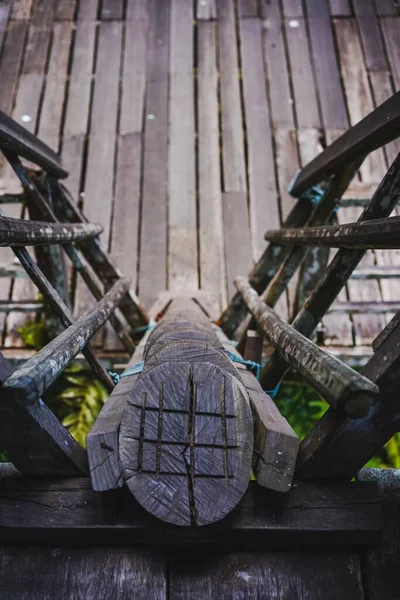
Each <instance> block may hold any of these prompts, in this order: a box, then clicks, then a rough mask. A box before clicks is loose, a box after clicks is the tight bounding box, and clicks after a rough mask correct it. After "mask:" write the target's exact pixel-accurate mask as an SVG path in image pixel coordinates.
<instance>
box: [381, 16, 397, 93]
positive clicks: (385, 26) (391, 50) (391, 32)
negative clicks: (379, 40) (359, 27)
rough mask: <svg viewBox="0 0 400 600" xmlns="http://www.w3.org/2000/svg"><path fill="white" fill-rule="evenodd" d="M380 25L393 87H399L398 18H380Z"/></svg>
mask: <svg viewBox="0 0 400 600" xmlns="http://www.w3.org/2000/svg"><path fill="white" fill-rule="evenodd" d="M381 27H382V31H383V37H384V41H385V47H386V51H387V53H388V58H389V63H390V69H391V72H392V75H393V80H394V85H395V89H396V90H399V89H400V65H399V53H400V50H399V47H400V35H399V19H398V18H383V19H381Z"/></svg>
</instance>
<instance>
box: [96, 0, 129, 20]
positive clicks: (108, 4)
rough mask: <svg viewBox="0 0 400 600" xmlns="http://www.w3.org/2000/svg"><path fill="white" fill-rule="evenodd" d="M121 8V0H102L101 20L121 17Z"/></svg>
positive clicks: (122, 7) (122, 6)
mask: <svg viewBox="0 0 400 600" xmlns="http://www.w3.org/2000/svg"><path fill="white" fill-rule="evenodd" d="M123 10H124V2H123V0H103V2H102V5H101V20H102V21H107V20H109V21H112V20H113V19H122V13H123Z"/></svg>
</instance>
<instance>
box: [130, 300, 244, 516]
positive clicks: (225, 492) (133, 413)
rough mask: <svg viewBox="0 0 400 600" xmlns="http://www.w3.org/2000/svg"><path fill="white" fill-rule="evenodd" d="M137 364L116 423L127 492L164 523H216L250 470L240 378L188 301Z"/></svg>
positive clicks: (171, 313) (175, 307)
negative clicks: (141, 365)
mask: <svg viewBox="0 0 400 600" xmlns="http://www.w3.org/2000/svg"><path fill="white" fill-rule="evenodd" d="M184 318H186V319H187V321H185V320H183V319H184ZM191 320H192V321H193V324H192V323H191ZM191 329H192V331H191ZM143 359H144V361H145V362H144V368H143V371H142V373H141V375H140V376H139V378H138V380H137V382H136V383H134V384H133V386H132V387H131V392H130V395H129V398H128V403H127V406H126V408H125V410H124V414H123V417H122V422H121V433H120V455H121V462H122V467H123V473H124V478H125V479H126V481H127V484H128V487H129V489H130V490H131V492H132V494H133V495H134V496H135V498H136V499H137V500H138V501H139V502H140V504H141V505H142V506H144V508H146V509H147V510H148V511H149V512H150V513H152V514H153V515H155V516H157V517H158V518H160V519H162V520H164V521H167V522H170V523H174V524H176V525H192V526H195V525H204V524H207V523H210V522H215V521H218V520H219V519H221V518H223V517H224V516H226V515H227V514H228V513H229V512H230V511H231V510H232V509H233V508H234V506H236V504H237V503H238V502H239V500H240V498H241V497H242V495H243V493H244V492H245V490H246V488H247V484H248V478H249V469H250V468H251V457H252V452H253V424H252V417H251V413H250V406H249V402H248V396H247V392H246V390H245V388H244V387H243V384H242V382H241V380H240V376H239V373H238V371H237V370H236V369H235V368H234V367H231V362H230V360H229V358H228V357H227V356H226V355H225V354H224V351H223V348H222V346H221V343H220V342H219V340H218V338H217V336H216V334H215V332H214V330H213V328H212V327H211V323H210V322H209V321H208V319H207V317H206V315H205V314H204V313H203V312H202V311H201V309H200V307H199V306H198V305H197V304H195V303H194V302H193V301H192V300H185V299H177V300H174V301H173V303H172V305H171V308H169V310H168V311H167V313H166V316H165V317H164V319H163V320H162V321H161V323H160V324H159V325H158V326H157V327H156V328H155V329H154V331H153V332H152V333H151V334H150V336H149V338H148V340H147V343H146V348H145V352H144V354H143ZM160 498H162V501H161V502H160ZM211 498H214V501H213V503H212V505H211V503H210V499H211Z"/></svg>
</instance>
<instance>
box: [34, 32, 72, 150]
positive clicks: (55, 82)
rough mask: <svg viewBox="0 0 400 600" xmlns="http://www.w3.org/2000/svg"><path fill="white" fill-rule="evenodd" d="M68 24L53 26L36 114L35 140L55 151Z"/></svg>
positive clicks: (58, 144)
mask: <svg viewBox="0 0 400 600" xmlns="http://www.w3.org/2000/svg"><path fill="white" fill-rule="evenodd" d="M71 41H72V23H71V22H64V23H55V24H54V25H53V44H52V47H51V55H50V60H49V65H48V70H47V77H46V89H45V92H44V95H43V99H42V106H41V111H40V119H39V127H38V137H39V138H40V139H41V140H42V141H43V142H44V143H45V144H48V146H49V147H50V148H53V150H55V151H56V152H59V149H60V133H61V124H62V116H63V108H64V100H65V90H66V84H67V74H68V63H69V53H70V47H71Z"/></svg>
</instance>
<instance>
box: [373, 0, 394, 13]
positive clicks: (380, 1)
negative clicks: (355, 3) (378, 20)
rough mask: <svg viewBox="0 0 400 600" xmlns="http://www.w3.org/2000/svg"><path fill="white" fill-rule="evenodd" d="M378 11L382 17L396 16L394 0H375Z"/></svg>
mask: <svg viewBox="0 0 400 600" xmlns="http://www.w3.org/2000/svg"><path fill="white" fill-rule="evenodd" d="M375 6H376V11H377V13H378V15H379V16H380V17H384V16H393V17H394V16H396V15H397V14H398V13H397V8H396V6H395V3H394V2H393V0H375Z"/></svg>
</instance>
